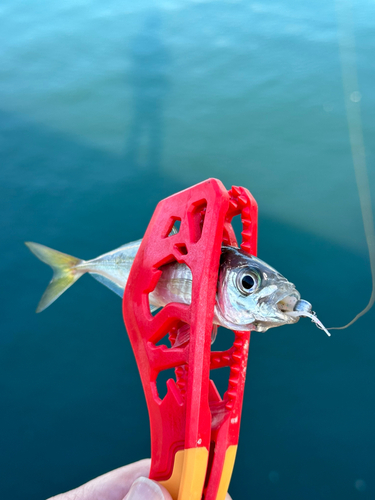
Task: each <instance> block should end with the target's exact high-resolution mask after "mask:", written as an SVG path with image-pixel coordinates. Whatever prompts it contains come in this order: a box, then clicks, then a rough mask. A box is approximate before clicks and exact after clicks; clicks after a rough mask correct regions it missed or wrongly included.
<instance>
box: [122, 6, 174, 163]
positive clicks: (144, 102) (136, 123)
mask: <svg viewBox="0 0 375 500" xmlns="http://www.w3.org/2000/svg"><path fill="white" fill-rule="evenodd" d="M160 31H161V17H160V13H159V12H157V11H154V12H153V13H152V14H149V15H148V16H147V17H146V19H145V21H144V24H143V27H142V29H141V31H140V32H139V33H138V34H137V35H136V36H135V37H134V38H133V40H132V41H131V43H130V58H131V70H130V82H131V85H132V87H133V116H132V121H131V123H130V133H129V136H128V139H127V145H126V157H127V160H128V161H129V162H131V163H132V164H134V166H141V167H143V168H146V169H147V170H153V171H155V170H158V169H159V168H160V162H161V154H162V135H163V106H164V103H165V99H166V96H167V94H168V91H169V88H170V84H169V81H168V76H167V74H168V68H169V66H170V56H169V52H168V50H167V48H166V46H165V45H164V43H163V41H162V40H161V36H160ZM144 145H145V149H146V152H147V153H146V159H143V160H142V159H141V150H142V149H143V147H144Z"/></svg>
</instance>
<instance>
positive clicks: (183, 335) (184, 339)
mask: <svg viewBox="0 0 375 500" xmlns="http://www.w3.org/2000/svg"><path fill="white" fill-rule="evenodd" d="M217 329H218V326H217V325H212V330H211V345H212V344H213V343H214V342H215V339H216V335H217ZM189 340H190V325H188V324H185V325H183V326H181V328H179V329H178V330H177V335H176V340H175V342H174V344H173V346H172V347H182V346H183V345H185V344H187V343H188V342H189Z"/></svg>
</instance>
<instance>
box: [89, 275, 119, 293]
mask: <svg viewBox="0 0 375 500" xmlns="http://www.w3.org/2000/svg"><path fill="white" fill-rule="evenodd" d="M90 274H91V276H92V277H93V278H95V279H96V280H97V281H99V283H101V284H102V285H104V286H106V287H107V288H109V289H110V290H112V292H115V293H116V294H117V295H118V296H119V297H121V298H123V296H124V289H123V288H122V287H121V286H120V285H118V284H117V283H114V282H113V281H111V280H110V279H109V278H106V277H105V276H102V275H101V274H98V273H90Z"/></svg>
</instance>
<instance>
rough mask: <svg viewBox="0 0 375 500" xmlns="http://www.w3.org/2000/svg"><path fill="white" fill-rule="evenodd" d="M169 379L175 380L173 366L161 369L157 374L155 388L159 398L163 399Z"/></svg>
mask: <svg viewBox="0 0 375 500" xmlns="http://www.w3.org/2000/svg"><path fill="white" fill-rule="evenodd" d="M169 379H172V380H174V381H175V382H176V374H175V369H174V368H168V370H163V371H161V372H160V373H159V374H158V376H157V379H156V390H157V391H158V396H159V398H160V399H164V398H165V396H166V394H167V391H168V387H167V381H168V380H169Z"/></svg>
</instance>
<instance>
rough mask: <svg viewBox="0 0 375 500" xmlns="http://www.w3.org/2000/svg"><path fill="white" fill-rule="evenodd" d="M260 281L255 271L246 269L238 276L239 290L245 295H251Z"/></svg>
mask: <svg viewBox="0 0 375 500" xmlns="http://www.w3.org/2000/svg"><path fill="white" fill-rule="evenodd" d="M258 283H259V278H258V276H257V275H256V274H255V273H252V272H250V271H249V270H248V269H244V270H243V271H242V272H241V273H239V274H238V277H237V286H238V289H239V291H240V292H241V293H242V294H244V295H249V294H250V293H251V292H253V291H254V290H255V289H256V288H257V287H258Z"/></svg>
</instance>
